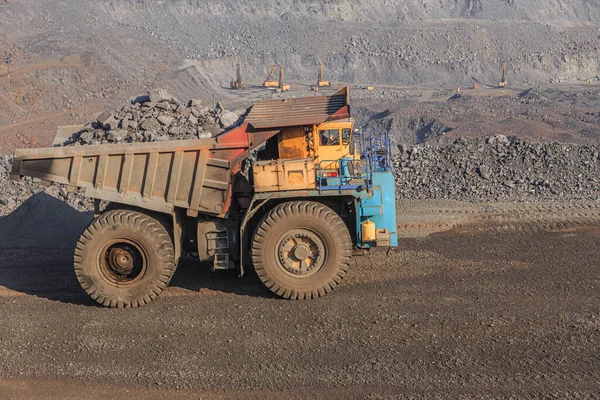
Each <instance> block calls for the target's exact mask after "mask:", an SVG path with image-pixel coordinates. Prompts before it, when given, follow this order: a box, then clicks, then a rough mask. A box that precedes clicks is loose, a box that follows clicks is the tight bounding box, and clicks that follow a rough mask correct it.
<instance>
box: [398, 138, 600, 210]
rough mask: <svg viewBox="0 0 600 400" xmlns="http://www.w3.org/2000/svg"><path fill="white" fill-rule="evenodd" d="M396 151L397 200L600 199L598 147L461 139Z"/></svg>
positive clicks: (504, 139) (492, 139)
mask: <svg viewBox="0 0 600 400" xmlns="http://www.w3.org/2000/svg"><path fill="white" fill-rule="evenodd" d="M398 148H399V151H398V154H397V155H396V156H395V157H394V165H395V167H396V192H397V197H398V198H405V199H425V198H434V199H455V200H466V201H539V200H560V201H565V200H567V201H568V200H600V159H599V156H600V146H591V145H582V146H578V145H573V144H564V143H556V142H549V143H529V142H527V141H522V140H519V139H516V138H507V137H506V136H502V135H497V136H492V137H489V138H482V139H464V138H459V139H456V140H455V141H454V142H452V143H450V144H449V145H447V146H444V147H434V146H430V145H421V146H416V147H408V146H398Z"/></svg>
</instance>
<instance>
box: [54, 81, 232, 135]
mask: <svg viewBox="0 0 600 400" xmlns="http://www.w3.org/2000/svg"><path fill="white" fill-rule="evenodd" d="M131 103H132V104H131V105H127V106H125V107H123V108H121V109H120V110H117V111H114V112H109V111H107V112H104V113H102V114H101V115H100V116H99V117H98V118H97V119H96V120H95V121H93V122H90V123H89V124H87V125H85V127H84V128H83V129H82V130H80V131H78V132H75V133H74V134H73V135H72V136H71V137H70V138H69V139H68V140H67V141H65V143H64V145H65V146H74V145H98V144H106V143H131V142H154V141H162V140H183V139H198V138H209V137H212V136H214V135H216V134H218V133H220V132H222V131H223V130H226V129H229V128H231V127H233V126H236V125H237V124H238V123H239V122H240V116H239V115H237V114H236V113H234V112H231V111H228V110H226V109H224V108H223V106H222V105H221V104H220V103H218V104H217V106H216V107H215V108H209V107H207V106H204V105H202V101H201V100H190V101H189V102H188V103H186V104H184V103H181V102H180V101H179V100H177V98H175V96H173V95H171V94H169V93H168V92H167V91H166V90H164V89H155V90H151V91H149V92H148V95H147V96H139V97H137V98H135V99H134V100H132V102H131Z"/></svg>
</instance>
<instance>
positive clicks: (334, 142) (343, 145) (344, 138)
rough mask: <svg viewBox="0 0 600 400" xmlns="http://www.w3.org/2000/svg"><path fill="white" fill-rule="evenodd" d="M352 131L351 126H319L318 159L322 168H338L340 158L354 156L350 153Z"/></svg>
mask: <svg viewBox="0 0 600 400" xmlns="http://www.w3.org/2000/svg"><path fill="white" fill-rule="evenodd" d="M351 132H352V129H351V128H344V127H334V126H329V127H324V126H320V127H318V128H317V132H316V142H317V143H316V144H317V145H316V146H315V147H316V148H317V157H316V159H317V161H318V162H319V163H320V165H321V168H322V169H338V168H339V163H338V162H337V161H338V160H340V159H342V158H344V157H351V156H352V155H351V153H350V139H351V137H350V135H351ZM329 161H331V162H329Z"/></svg>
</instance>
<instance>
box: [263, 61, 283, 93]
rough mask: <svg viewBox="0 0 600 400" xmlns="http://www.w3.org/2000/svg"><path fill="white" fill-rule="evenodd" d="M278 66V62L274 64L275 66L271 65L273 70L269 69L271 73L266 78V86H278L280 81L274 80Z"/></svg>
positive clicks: (264, 84)
mask: <svg viewBox="0 0 600 400" xmlns="http://www.w3.org/2000/svg"><path fill="white" fill-rule="evenodd" d="M276 68H277V64H273V66H272V67H271V70H270V71H269V75H267V79H265V81H264V83H263V86H264V87H278V86H279V82H278V81H274V80H273V73H274V72H275V69H276Z"/></svg>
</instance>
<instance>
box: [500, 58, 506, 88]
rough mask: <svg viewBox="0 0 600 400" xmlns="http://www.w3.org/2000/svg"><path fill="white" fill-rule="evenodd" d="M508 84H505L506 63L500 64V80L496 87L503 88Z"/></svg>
mask: <svg viewBox="0 0 600 400" xmlns="http://www.w3.org/2000/svg"><path fill="white" fill-rule="evenodd" d="M507 84H508V83H507V82H506V61H504V62H503V63H502V79H500V82H499V83H498V87H501V88H505V87H506V85H507Z"/></svg>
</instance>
